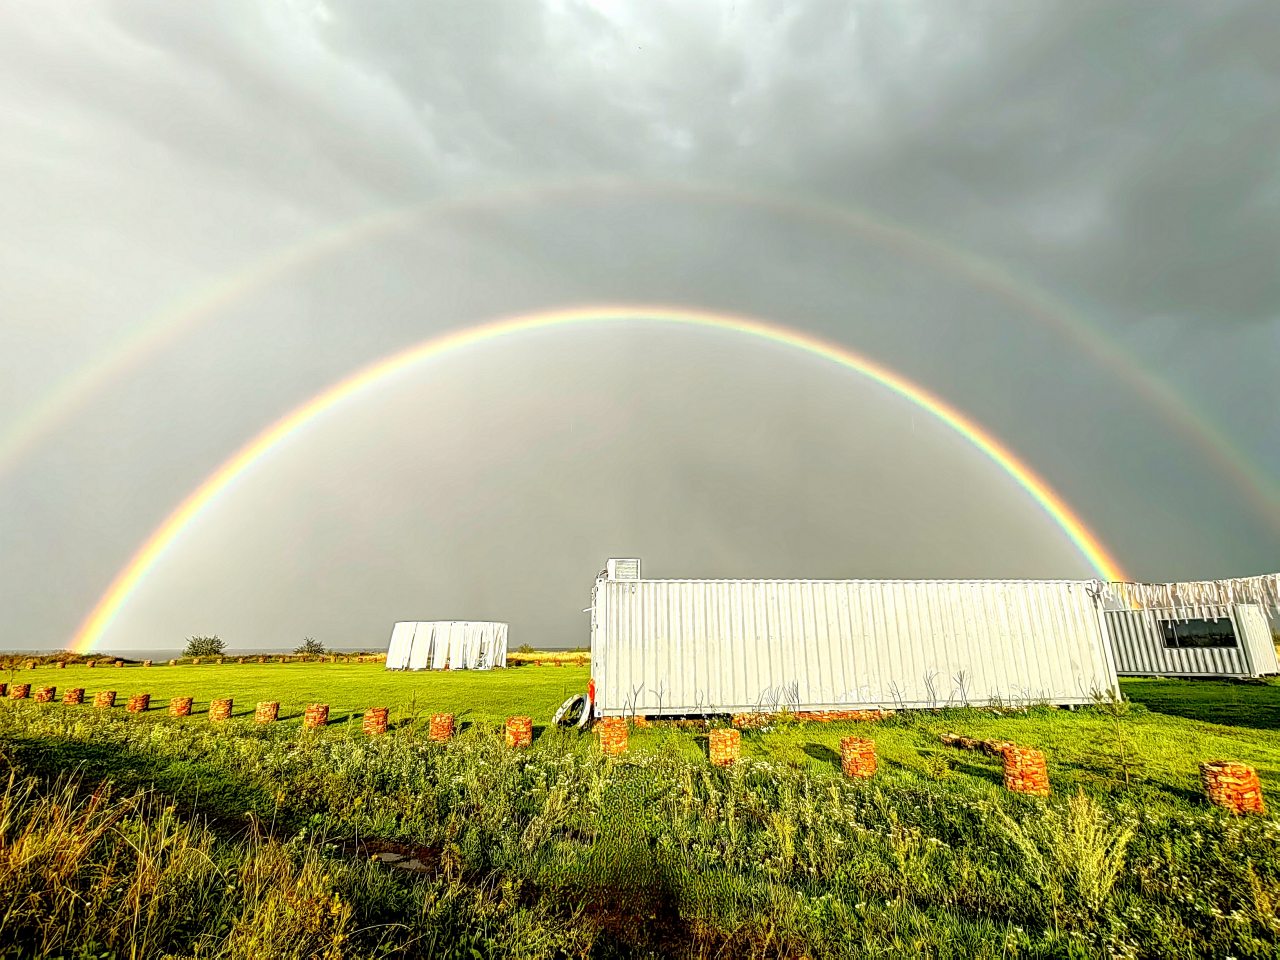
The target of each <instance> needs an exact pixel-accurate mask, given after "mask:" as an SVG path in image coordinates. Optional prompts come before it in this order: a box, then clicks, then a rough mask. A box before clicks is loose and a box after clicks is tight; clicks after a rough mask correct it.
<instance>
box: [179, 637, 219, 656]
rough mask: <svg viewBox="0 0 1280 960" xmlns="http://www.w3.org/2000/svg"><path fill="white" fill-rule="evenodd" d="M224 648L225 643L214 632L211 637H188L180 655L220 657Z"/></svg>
mask: <svg viewBox="0 0 1280 960" xmlns="http://www.w3.org/2000/svg"><path fill="white" fill-rule="evenodd" d="M226 650H227V645H226V643H225V642H224V641H223V639H222V638H221V637H219V636H218V635H217V634H214V635H213V636H212V637H188V638H187V647H186V649H185V650H183V651H182V655H183V656H184V657H220V656H222V655H223V654H224V653H225V652H226Z"/></svg>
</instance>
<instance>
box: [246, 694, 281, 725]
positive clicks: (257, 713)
mask: <svg viewBox="0 0 1280 960" xmlns="http://www.w3.org/2000/svg"><path fill="white" fill-rule="evenodd" d="M279 717H280V703H279V701H276V700H263V701H262V702H261V703H259V704H258V705H257V706H256V707H255V708H254V710H253V721H254V723H275V722H276V720H278V719H279Z"/></svg>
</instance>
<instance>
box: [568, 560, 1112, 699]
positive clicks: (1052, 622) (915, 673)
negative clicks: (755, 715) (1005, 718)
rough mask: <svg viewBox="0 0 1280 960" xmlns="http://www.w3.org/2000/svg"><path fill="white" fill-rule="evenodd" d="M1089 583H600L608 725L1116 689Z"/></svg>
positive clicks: (610, 577) (618, 565)
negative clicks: (612, 720) (633, 719)
mask: <svg viewBox="0 0 1280 960" xmlns="http://www.w3.org/2000/svg"><path fill="white" fill-rule="evenodd" d="M1099 596H1100V585H1099V584H1098V583H1096V582H1095V581H1087V580H1080V581H1074V580H645V579H642V578H641V576H640V564H639V561H637V560H633V561H622V560H611V561H609V563H608V564H607V565H606V568H605V570H604V571H602V572H601V574H600V575H599V577H598V578H597V579H596V583H595V589H594V593H593V599H592V605H591V608H590V612H591V675H592V679H593V680H594V681H595V685H596V714H597V715H598V716H619V715H628V714H632V713H634V714H640V715H651V716H652V715H663V714H666V715H680V714H711V713H737V712H749V711H754V710H776V709H779V708H787V709H791V710H797V711H800V710H849V709H871V708H910V707H941V706H948V705H950V706H960V705H963V704H982V703H986V702H988V701H990V700H993V699H998V700H1001V701H1004V702H1012V703H1028V702H1037V701H1047V702H1049V703H1055V704H1085V703H1090V702H1092V700H1093V696H1094V694H1095V692H1097V693H1101V692H1103V691H1107V690H1114V689H1115V688H1116V686H1117V684H1116V671H1115V667H1114V666H1113V663H1112V659H1111V653H1110V649H1109V647H1108V645H1107V643H1106V640H1105V638H1104V636H1103V628H1102V618H1101V612H1102V611H1101V609H1100V606H1099Z"/></svg>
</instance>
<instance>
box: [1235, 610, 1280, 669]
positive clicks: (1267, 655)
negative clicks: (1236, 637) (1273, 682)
mask: <svg viewBox="0 0 1280 960" xmlns="http://www.w3.org/2000/svg"><path fill="white" fill-rule="evenodd" d="M1235 610H1236V624H1237V626H1238V627H1239V630H1240V639H1241V640H1242V641H1243V642H1244V644H1245V647H1246V648H1247V649H1248V652H1249V660H1250V666H1251V667H1252V669H1253V675H1254V676H1255V677H1261V676H1269V675H1272V674H1277V673H1280V660H1277V658H1276V644H1275V640H1274V639H1273V638H1272V636H1271V624H1270V623H1269V622H1268V621H1267V615H1266V613H1265V612H1264V610H1263V608H1262V607H1260V606H1258V605H1257V604H1253V603H1240V604H1237V605H1236V608H1235Z"/></svg>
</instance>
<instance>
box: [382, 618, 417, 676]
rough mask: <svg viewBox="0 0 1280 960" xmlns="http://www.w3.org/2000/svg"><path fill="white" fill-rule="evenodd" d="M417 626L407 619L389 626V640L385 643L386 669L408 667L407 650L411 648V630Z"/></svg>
mask: <svg viewBox="0 0 1280 960" xmlns="http://www.w3.org/2000/svg"><path fill="white" fill-rule="evenodd" d="M417 626H418V625H417V624H416V623H414V622H413V621H409V622H405V623H397V624H396V625H395V626H394V627H392V628H391V642H390V643H389V644H388V645H387V669H388V670H407V669H409V651H410V650H411V649H412V648H413V632H414V630H415V629H416V628H417Z"/></svg>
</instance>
